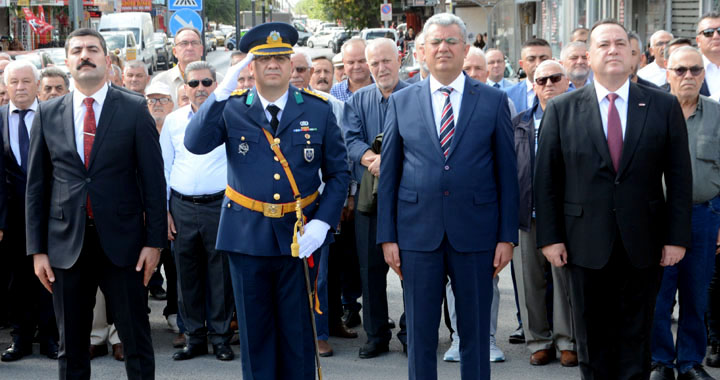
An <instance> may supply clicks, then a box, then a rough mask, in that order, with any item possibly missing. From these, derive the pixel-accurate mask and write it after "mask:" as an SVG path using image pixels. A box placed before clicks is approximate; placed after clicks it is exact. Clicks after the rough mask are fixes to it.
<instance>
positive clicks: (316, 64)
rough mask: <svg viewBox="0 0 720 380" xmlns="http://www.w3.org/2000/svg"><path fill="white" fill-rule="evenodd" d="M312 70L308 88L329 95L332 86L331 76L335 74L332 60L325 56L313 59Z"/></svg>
mask: <svg viewBox="0 0 720 380" xmlns="http://www.w3.org/2000/svg"><path fill="white" fill-rule="evenodd" d="M312 68H313V71H312V75H311V76H310V86H311V87H312V88H314V89H315V90H317V91H322V92H326V93H329V92H330V89H331V88H332V84H333V74H334V73H335V67H334V66H333V64H332V60H330V59H329V58H328V57H325V56H319V57H315V58H313V59H312Z"/></svg>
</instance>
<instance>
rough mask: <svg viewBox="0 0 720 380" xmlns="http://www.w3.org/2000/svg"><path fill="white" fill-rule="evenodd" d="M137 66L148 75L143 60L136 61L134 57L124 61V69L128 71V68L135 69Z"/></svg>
mask: <svg viewBox="0 0 720 380" xmlns="http://www.w3.org/2000/svg"><path fill="white" fill-rule="evenodd" d="M138 67H142V69H143V70H144V71H145V75H150V74H149V73H148V69H147V67H146V66H145V62H143V61H138V60H137V59H136V60H132V61H128V62H126V63H125V71H128V70H129V69H136V68H138Z"/></svg>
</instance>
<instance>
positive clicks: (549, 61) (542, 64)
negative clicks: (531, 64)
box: [535, 59, 567, 77]
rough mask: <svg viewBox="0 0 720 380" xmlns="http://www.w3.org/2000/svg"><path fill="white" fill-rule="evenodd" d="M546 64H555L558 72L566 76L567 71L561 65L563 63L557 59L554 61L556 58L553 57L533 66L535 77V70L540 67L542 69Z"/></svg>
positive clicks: (538, 69)
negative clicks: (535, 66)
mask: <svg viewBox="0 0 720 380" xmlns="http://www.w3.org/2000/svg"><path fill="white" fill-rule="evenodd" d="M548 66H555V67H557V68H559V69H560V72H561V73H562V74H563V75H565V76H567V71H565V68H564V67H563V65H561V64H560V62H558V61H556V60H554V59H548V60H545V61H542V62H541V63H540V64H539V65H538V67H537V68H535V77H537V72H538V71H540V70H541V69H544V68H546V67H548Z"/></svg>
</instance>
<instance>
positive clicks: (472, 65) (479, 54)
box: [463, 46, 488, 83]
mask: <svg viewBox="0 0 720 380" xmlns="http://www.w3.org/2000/svg"><path fill="white" fill-rule="evenodd" d="M463 71H464V72H465V74H467V75H468V76H469V77H470V78H473V79H476V80H479V81H480V82H483V83H485V82H486V81H487V78H488V70H487V61H486V60H485V53H484V52H483V51H482V49H480V48H477V47H475V46H471V47H470V50H468V53H467V55H466V56H465V61H464V62H463Z"/></svg>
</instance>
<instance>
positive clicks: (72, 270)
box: [26, 29, 167, 379]
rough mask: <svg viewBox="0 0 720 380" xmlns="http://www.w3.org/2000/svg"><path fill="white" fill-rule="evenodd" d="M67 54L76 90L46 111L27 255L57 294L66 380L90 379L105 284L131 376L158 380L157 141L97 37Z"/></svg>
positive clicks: (35, 131) (33, 175) (74, 42)
mask: <svg viewBox="0 0 720 380" xmlns="http://www.w3.org/2000/svg"><path fill="white" fill-rule="evenodd" d="M65 51H66V54H67V57H68V58H67V66H68V68H69V69H70V72H71V74H72V76H73V79H74V80H75V90H74V91H73V92H72V93H70V94H67V95H65V96H63V97H60V98H55V99H52V100H49V101H47V102H44V103H42V104H41V105H40V107H39V112H38V115H37V116H36V117H35V120H34V122H33V128H32V134H31V136H32V137H31V139H30V157H31V159H30V164H29V171H28V185H27V199H26V208H27V217H28V220H27V251H28V254H29V255H33V260H34V263H35V274H36V275H37V276H38V277H39V278H40V281H41V282H42V283H43V285H45V287H46V288H47V289H48V290H49V291H50V292H52V293H53V301H54V304H55V315H56V317H57V323H58V327H59V330H60V337H61V338H60V352H59V355H58V359H59V362H60V363H59V365H60V378H61V379H65V378H72V379H89V378H90V357H89V351H88V337H89V335H90V328H91V323H92V309H93V304H94V301H95V294H96V290H97V288H98V286H100V289H101V290H102V292H103V293H104V294H105V297H106V301H107V304H108V308H109V311H110V317H111V318H112V319H113V322H114V323H115V326H116V327H117V330H118V333H119V335H120V339H121V340H122V342H123V344H124V354H125V369H126V371H127V375H128V378H129V379H152V378H154V375H155V360H154V355H153V348H152V341H151V338H150V323H149V321H148V316H147V290H146V289H145V286H146V285H147V282H148V280H149V279H150V276H151V275H152V273H153V271H154V270H155V267H156V265H157V263H158V260H159V258H160V247H163V246H164V245H165V244H166V241H167V219H166V213H167V211H166V206H165V205H166V199H165V180H164V175H163V162H162V155H161V153H160V144H159V141H158V133H157V130H156V129H155V123H154V122H153V119H152V117H151V116H150V113H149V111H148V108H147V104H146V103H145V100H144V99H143V98H141V97H139V96H135V95H129V94H127V93H125V92H122V91H118V90H115V89H113V88H110V87H108V85H107V81H106V80H105V70H107V68H108V67H109V62H110V59H109V57H108V56H107V47H106V45H105V40H104V39H103V37H102V36H101V35H100V34H99V33H98V32H96V31H94V30H91V29H78V30H76V31H74V32H72V33H71V34H70V35H69V36H68V38H67V41H66V43H65ZM96 131H97V134H96Z"/></svg>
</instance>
